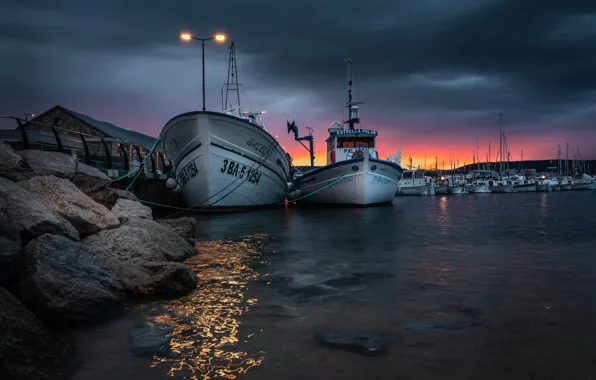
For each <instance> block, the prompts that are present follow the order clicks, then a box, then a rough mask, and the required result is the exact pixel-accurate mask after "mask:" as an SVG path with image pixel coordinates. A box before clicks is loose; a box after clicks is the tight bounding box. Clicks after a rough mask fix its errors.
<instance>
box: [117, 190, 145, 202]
mask: <svg viewBox="0 0 596 380" xmlns="http://www.w3.org/2000/svg"><path fill="white" fill-rule="evenodd" d="M114 191H116V194H117V195H118V198H119V199H128V200H131V201H137V202H138V201H139V198H137V196H136V195H134V194H133V193H131V192H130V191H126V190H120V189H115V190H114Z"/></svg>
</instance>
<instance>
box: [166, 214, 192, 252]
mask: <svg viewBox="0 0 596 380" xmlns="http://www.w3.org/2000/svg"><path fill="white" fill-rule="evenodd" d="M158 223H160V224H163V225H165V226H168V227H170V228H172V229H173V230H174V231H175V232H176V233H177V234H178V235H179V236H180V237H181V238H183V239H184V240H186V241H187V242H188V243H189V244H192V245H194V244H195V236H196V234H197V232H198V231H197V227H198V223H197V221H196V220H195V219H194V218H189V217H183V218H176V219H163V220H159V221H158Z"/></svg>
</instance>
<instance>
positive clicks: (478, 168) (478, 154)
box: [476, 137, 480, 170]
mask: <svg viewBox="0 0 596 380" xmlns="http://www.w3.org/2000/svg"><path fill="white" fill-rule="evenodd" d="M476 170H480V152H478V137H476Z"/></svg>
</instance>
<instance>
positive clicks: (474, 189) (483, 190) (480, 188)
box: [468, 180, 490, 194]
mask: <svg viewBox="0 0 596 380" xmlns="http://www.w3.org/2000/svg"><path fill="white" fill-rule="evenodd" d="M468 193H470V194H490V188H489V187H488V183H486V182H484V181H481V180H477V181H474V182H472V183H471V184H469V185H468Z"/></svg>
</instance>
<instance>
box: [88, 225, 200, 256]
mask: <svg viewBox="0 0 596 380" xmlns="http://www.w3.org/2000/svg"><path fill="white" fill-rule="evenodd" d="M83 243H84V244H85V245H87V246H88V247H90V248H92V249H93V250H95V251H97V252H99V254H101V256H102V257H104V258H105V259H106V260H107V261H108V262H115V263H119V262H122V261H129V260H132V259H142V260H145V261H183V260H185V259H186V258H188V257H190V256H193V255H194V254H195V253H196V251H195V250H194V249H193V248H192V247H189V246H188V244H187V243H186V242H185V241H184V239H182V238H181V237H180V236H178V234H177V233H176V232H175V231H174V230H172V229H171V228H169V227H167V226H164V225H162V224H159V223H157V222H155V221H153V220H149V219H139V218H131V219H127V220H125V221H124V222H123V223H122V224H121V225H120V227H118V228H114V229H111V230H103V231H101V232H99V233H97V234H95V235H91V236H87V237H86V238H85V239H83Z"/></svg>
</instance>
